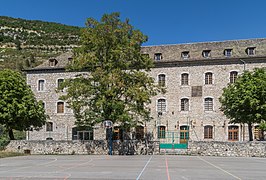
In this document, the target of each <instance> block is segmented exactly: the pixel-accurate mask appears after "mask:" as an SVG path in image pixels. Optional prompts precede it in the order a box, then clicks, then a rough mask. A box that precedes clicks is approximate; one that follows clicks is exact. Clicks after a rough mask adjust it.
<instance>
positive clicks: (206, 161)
mask: <svg viewBox="0 0 266 180" xmlns="http://www.w3.org/2000/svg"><path fill="white" fill-rule="evenodd" d="M197 158H198V159H200V160H202V161H204V162H206V163H208V164H209V165H211V166H213V167H215V168H217V169H219V170H221V171H223V172H224V173H226V174H229V175H230V176H233V177H234V178H236V179H239V180H241V178H240V177H237V176H235V175H233V174H232V173H230V172H228V171H226V170H224V169H222V168H220V167H219V166H216V165H214V164H212V163H211V162H209V161H207V160H205V159H202V158H201V157H197Z"/></svg>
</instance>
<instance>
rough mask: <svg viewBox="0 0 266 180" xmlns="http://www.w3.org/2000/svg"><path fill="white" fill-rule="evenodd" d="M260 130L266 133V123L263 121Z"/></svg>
mask: <svg viewBox="0 0 266 180" xmlns="http://www.w3.org/2000/svg"><path fill="white" fill-rule="evenodd" d="M260 129H261V130H263V131H266V122H265V121H262V122H261V123H260Z"/></svg>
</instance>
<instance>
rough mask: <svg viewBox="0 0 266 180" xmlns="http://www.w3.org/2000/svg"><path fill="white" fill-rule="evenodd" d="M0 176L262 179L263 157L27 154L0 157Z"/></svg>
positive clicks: (265, 172) (265, 170)
mask: <svg viewBox="0 0 266 180" xmlns="http://www.w3.org/2000/svg"><path fill="white" fill-rule="evenodd" d="M0 179H1V180H4V179H10V180H11V179H12V180H15V179H34V180H35V179H36V180H42V179H58V180H59V179H94V180H97V179H113V180H117V179H123V180H126V179H137V180H138V179H145V180H146V179H147V180H157V179H159V180H163V179H166V180H170V179H172V180H174V179H175V180H176V179H183V180H184V179H185V180H188V179H204V180H205V179H223V180H224V179H226V180H227V179H249V180H250V179H256V180H258V179H266V158H255V157H253V158H243V157H238V158H236V157H203V156H177V155H153V156H148V155H147V156H107V155H106V156H96V155H30V156H20V157H11V158H3V159H0Z"/></svg>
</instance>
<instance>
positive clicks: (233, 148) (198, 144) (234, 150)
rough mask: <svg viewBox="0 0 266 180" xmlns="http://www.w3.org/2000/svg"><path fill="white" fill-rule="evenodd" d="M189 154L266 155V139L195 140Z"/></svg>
mask: <svg viewBox="0 0 266 180" xmlns="http://www.w3.org/2000/svg"><path fill="white" fill-rule="evenodd" d="M188 154H189V155H200V156H227V157H228V156H232V157H266V141H254V142H217V141H216V142H215V141H212V142H206V141H193V142H190V143H189V148H188Z"/></svg>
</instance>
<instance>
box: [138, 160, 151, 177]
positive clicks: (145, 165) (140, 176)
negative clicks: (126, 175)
mask: <svg viewBox="0 0 266 180" xmlns="http://www.w3.org/2000/svg"><path fill="white" fill-rule="evenodd" d="M151 158H152V156H151V157H150V159H149V160H148V161H147V163H146V165H145V166H144V167H143V169H142V171H141V172H140V173H139V176H138V177H137V178H136V180H139V178H140V177H141V175H142V173H143V172H144V171H145V169H146V167H147V165H148V164H149V163H150V161H151Z"/></svg>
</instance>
